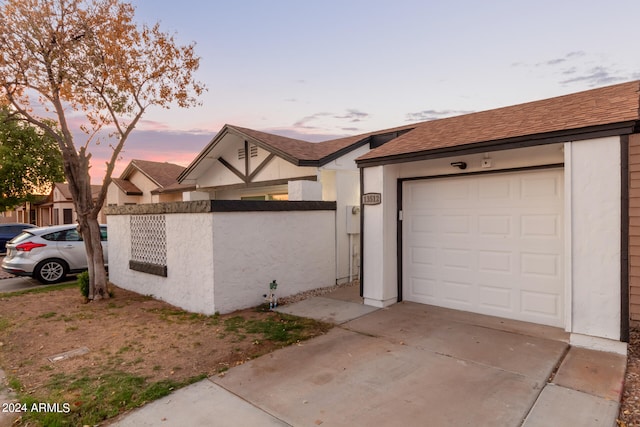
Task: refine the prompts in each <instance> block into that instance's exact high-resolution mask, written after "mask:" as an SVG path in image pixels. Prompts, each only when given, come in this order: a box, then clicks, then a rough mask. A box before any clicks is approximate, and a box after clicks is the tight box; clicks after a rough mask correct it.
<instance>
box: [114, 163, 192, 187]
mask: <svg viewBox="0 0 640 427" xmlns="http://www.w3.org/2000/svg"><path fill="white" fill-rule="evenodd" d="M184 169H185V168H184V166H179V165H175V164H173V163H167V162H152V161H149V160H138V159H134V160H131V162H130V163H129V165H128V166H127V167H126V169H125V170H124V172H122V175H120V179H121V180H124V181H128V180H129V178H130V177H131V175H133V173H134V172H135V171H138V172H140V173H141V174H143V175H144V176H145V177H147V178H148V179H149V180H150V181H151V182H153V183H154V184H155V185H157V186H158V187H160V188H164V187H168V186H170V185H173V184H175V183H176V182H177V178H178V175H180V173H181V172H182V171H184ZM119 186H120V185H119ZM123 191H124V189H123ZM138 191H140V190H138Z"/></svg>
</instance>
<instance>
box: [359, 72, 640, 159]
mask: <svg viewBox="0 0 640 427" xmlns="http://www.w3.org/2000/svg"><path fill="white" fill-rule="evenodd" d="M639 89H640V82H639V81H634V82H628V83H622V84H618V85H614V86H608V87H603V88H599V89H592V90H588V91H584V92H579V93H574V94H570V95H564V96H559V97H555V98H550V99H544V100H541V101H534V102H528V103H525V104H520V105H514V106H510V107H504V108H498V109H495V110H489V111H482V112H478V113H472V114H466V115H463V116H457V117H450V118H446V119H440V120H434V121H429V122H423V123H419V124H417V125H416V126H415V129H414V130H412V131H410V132H407V133H405V134H404V135H402V136H400V137H398V138H396V139H394V140H392V141H389V142H388V143H386V144H384V145H382V146H380V147H378V148H376V149H374V150H371V151H370V152H369V153H367V154H365V155H363V156H361V157H359V158H358V159H357V161H359V162H360V161H362V160H371V159H380V158H385V157H390V156H399V155H407V154H411V153H420V152H428V151H429V150H436V149H442V148H448V147H456V146H463V145H467V144H474V143H481V142H489V141H500V140H507V139H509V138H517V137H525V136H529V135H536V134H546V133H550V132H558V131H569V130H577V129H583V128H589V127H594V126H601V125H610V124H615V123H624V122H629V121H635V120H638V119H639V118H640V115H639V107H640V105H639Z"/></svg>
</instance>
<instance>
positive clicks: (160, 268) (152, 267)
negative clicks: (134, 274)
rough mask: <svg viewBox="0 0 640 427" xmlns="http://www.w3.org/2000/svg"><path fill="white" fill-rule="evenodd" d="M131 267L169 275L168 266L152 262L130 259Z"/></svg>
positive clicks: (150, 272)
mask: <svg viewBox="0 0 640 427" xmlns="http://www.w3.org/2000/svg"><path fill="white" fill-rule="evenodd" d="M129 269H130V270H135V271H140V272H142V273H147V274H153V275H155V276H160V277H167V266H166V265H158V264H151V263H149V262H142V261H134V260H129Z"/></svg>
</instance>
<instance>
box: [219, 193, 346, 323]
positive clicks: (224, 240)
mask: <svg viewBox="0 0 640 427" xmlns="http://www.w3.org/2000/svg"><path fill="white" fill-rule="evenodd" d="M267 203H268V202H267ZM213 216H214V221H213V227H214V231H213V243H214V245H213V259H214V263H215V269H214V273H215V300H216V307H217V309H218V310H219V311H220V312H221V313H224V312H229V311H233V310H237V309H240V308H245V307H252V306H256V305H259V304H261V303H262V302H264V299H263V297H262V295H263V294H266V293H268V291H269V283H270V282H271V281H272V280H276V281H277V283H278V289H277V293H276V295H278V296H279V297H284V296H287V295H293V294H296V293H298V292H302V291H306V290H310V289H315V288H320V287H325V286H331V285H333V284H335V275H334V272H335V239H334V212H333V211H311V212H295V211H293V212H216V213H214V214H213Z"/></svg>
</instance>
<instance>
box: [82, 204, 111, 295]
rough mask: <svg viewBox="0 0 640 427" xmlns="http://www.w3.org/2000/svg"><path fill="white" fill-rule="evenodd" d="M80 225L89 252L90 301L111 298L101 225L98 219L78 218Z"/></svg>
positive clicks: (89, 217)
mask: <svg viewBox="0 0 640 427" xmlns="http://www.w3.org/2000/svg"><path fill="white" fill-rule="evenodd" d="M78 225H79V229H80V233H81V234H82V239H83V240H84V246H85V249H86V251H87V265H88V272H89V299H90V300H99V299H102V298H109V292H108V290H107V272H106V270H105V268H104V258H103V252H104V251H103V250H102V244H101V243H100V242H101V238H100V237H101V236H100V224H99V223H98V219H97V218H93V217H91V216H86V217H84V218H81V217H80V216H78Z"/></svg>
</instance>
